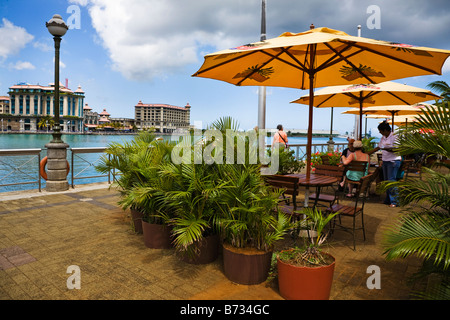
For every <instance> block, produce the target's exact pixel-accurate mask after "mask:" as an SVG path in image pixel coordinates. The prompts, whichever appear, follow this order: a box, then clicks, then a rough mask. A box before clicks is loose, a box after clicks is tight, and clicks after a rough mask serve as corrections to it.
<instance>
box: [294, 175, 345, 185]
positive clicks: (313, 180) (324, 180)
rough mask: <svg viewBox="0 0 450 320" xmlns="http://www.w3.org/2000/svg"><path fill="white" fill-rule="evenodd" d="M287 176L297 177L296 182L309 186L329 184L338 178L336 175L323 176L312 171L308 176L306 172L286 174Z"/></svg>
mask: <svg viewBox="0 0 450 320" xmlns="http://www.w3.org/2000/svg"><path fill="white" fill-rule="evenodd" d="M288 176H291V177H298V184H300V185H302V186H309V187H323V186H329V185H332V184H334V183H336V182H338V179H337V178H336V177H331V176H325V175H321V174H314V173H312V174H311V175H310V177H309V178H307V177H306V173H294V174H288Z"/></svg>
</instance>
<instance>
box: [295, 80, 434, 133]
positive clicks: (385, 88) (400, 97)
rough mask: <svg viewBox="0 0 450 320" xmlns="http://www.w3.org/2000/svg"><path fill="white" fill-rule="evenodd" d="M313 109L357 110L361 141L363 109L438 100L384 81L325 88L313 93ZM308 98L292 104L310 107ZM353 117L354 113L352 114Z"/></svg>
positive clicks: (418, 91) (404, 85)
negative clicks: (336, 108) (349, 108)
mask: <svg viewBox="0 0 450 320" xmlns="http://www.w3.org/2000/svg"><path fill="white" fill-rule="evenodd" d="M313 98H314V106H315V107H316V108H330V107H352V106H355V105H357V106H358V107H359V113H355V114H359V116H360V117H359V121H360V122H359V137H358V139H359V140H360V139H361V138H362V115H363V108H364V107H372V106H386V105H399V104H400V105H408V106H410V105H412V104H415V103H418V102H424V101H429V100H437V99H440V98H441V97H440V96H438V95H435V94H434V93H432V92H431V91H430V90H426V89H421V88H416V87H413V86H408V85H406V84H401V83H396V82H392V81H386V82H382V83H378V84H355V85H344V86H332V87H326V88H323V89H320V90H317V91H315V92H314V97H313ZM309 100H310V97H309V95H305V96H303V97H301V98H299V99H297V100H294V101H292V103H301V104H309ZM352 113H354V112H352Z"/></svg>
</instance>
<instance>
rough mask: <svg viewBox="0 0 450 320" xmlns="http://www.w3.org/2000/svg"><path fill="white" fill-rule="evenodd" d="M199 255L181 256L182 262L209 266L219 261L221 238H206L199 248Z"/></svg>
mask: <svg viewBox="0 0 450 320" xmlns="http://www.w3.org/2000/svg"><path fill="white" fill-rule="evenodd" d="M197 249H198V251H197V253H198V254H197V255H195V256H194V257H192V256H189V255H183V254H180V258H181V260H182V261H184V262H187V263H191V264H207V263H210V262H213V261H214V260H216V259H217V257H218V255H219V236H218V235H210V236H207V237H204V238H203V239H202V240H201V241H200V243H199V244H198V247H197Z"/></svg>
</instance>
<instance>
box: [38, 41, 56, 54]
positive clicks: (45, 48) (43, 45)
mask: <svg viewBox="0 0 450 320" xmlns="http://www.w3.org/2000/svg"><path fill="white" fill-rule="evenodd" d="M33 47H34V48H36V49H39V50H41V51H43V52H50V51H52V50H53V47H52V46H51V45H49V44H47V43H44V42H39V41H35V42H33Z"/></svg>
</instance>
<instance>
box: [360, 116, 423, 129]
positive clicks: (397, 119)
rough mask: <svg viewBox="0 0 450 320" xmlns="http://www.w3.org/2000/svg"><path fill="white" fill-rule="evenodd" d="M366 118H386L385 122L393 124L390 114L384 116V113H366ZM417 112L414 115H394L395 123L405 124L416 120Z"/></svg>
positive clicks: (398, 124)
mask: <svg viewBox="0 0 450 320" xmlns="http://www.w3.org/2000/svg"><path fill="white" fill-rule="evenodd" d="M366 118H368V119H383V118H384V119H386V120H387V122H388V123H389V124H391V125H393V123H392V118H391V117H390V116H386V115H378V114H368V115H366ZM417 119H418V118H417V114H416V115H406V116H405V115H404V116H396V117H395V124H396V125H397V126H407V125H408V123H412V122H415V121H417Z"/></svg>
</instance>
